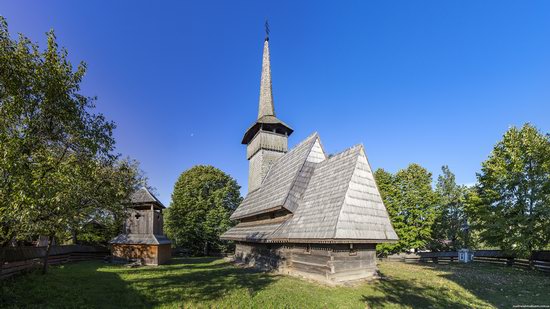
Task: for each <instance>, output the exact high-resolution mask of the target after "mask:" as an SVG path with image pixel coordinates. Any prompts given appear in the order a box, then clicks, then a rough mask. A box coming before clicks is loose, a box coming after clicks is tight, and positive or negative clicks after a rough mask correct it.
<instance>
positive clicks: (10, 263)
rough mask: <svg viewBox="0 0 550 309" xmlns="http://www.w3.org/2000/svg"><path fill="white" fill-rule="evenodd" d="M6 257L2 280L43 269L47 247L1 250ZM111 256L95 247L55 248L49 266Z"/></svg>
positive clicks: (0, 273) (52, 250)
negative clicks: (39, 268) (38, 268)
mask: <svg viewBox="0 0 550 309" xmlns="http://www.w3.org/2000/svg"><path fill="white" fill-rule="evenodd" d="M0 250H3V252H0V256H2V254H3V256H4V258H3V260H4V263H3V265H0V279H4V278H7V277H11V276H13V275H16V274H19V273H22V272H26V271H29V270H32V269H35V268H37V267H41V266H42V265H43V262H44V256H45V255H46V247H15V248H4V249H0ZM108 255H110V252H109V250H108V249H107V248H103V247H93V246H80V245H69V246H54V247H52V248H51V249H50V256H49V257H48V265H58V264H63V263H68V262H77V261H86V260H101V259H104V258H105V257H106V256H108Z"/></svg>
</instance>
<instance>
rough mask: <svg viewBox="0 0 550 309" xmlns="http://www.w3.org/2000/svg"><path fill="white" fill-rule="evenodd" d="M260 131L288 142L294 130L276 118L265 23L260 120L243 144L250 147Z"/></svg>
mask: <svg viewBox="0 0 550 309" xmlns="http://www.w3.org/2000/svg"><path fill="white" fill-rule="evenodd" d="M260 131H264V132H270V133H271V134H276V135H280V136H283V137H284V138H285V140H286V138H288V136H290V134H292V132H293V130H292V128H291V127H289V126H288V125H287V124H286V123H284V122H282V121H281V120H280V119H278V118H277V117H276V116H275V108H274V105H273V91H272V90H271V60H270V57H269V24H268V23H267V21H266V22H265V40H264V54H263V58H262V78H261V82H260V100H259V108H258V119H256V121H255V122H254V123H253V124H252V126H250V127H249V128H248V130H246V132H245V133H244V136H243V139H242V141H241V143H242V144H245V145H248V144H249V143H250V142H251V141H252V140H253V139H254V138H255V136H256V135H258V134H259V133H261V132H260ZM283 148H284V149H285V150H284V151H281V150H280V149H279V148H277V149H278V150H277V149H275V150H276V151H280V152H286V142H285V146H284V147H283ZM281 149H282V148H281Z"/></svg>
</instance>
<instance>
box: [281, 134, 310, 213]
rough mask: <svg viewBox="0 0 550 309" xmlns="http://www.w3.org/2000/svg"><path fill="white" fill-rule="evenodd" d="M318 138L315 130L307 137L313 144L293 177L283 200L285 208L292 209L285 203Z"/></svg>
mask: <svg viewBox="0 0 550 309" xmlns="http://www.w3.org/2000/svg"><path fill="white" fill-rule="evenodd" d="M318 139H319V134H317V132H314V133H313V134H311V135H310V136H309V137H307V138H306V140H307V141H308V142H311V141H313V142H312V143H311V145H309V150H308V152H307V156H306V159H305V160H304V162H302V164H301V165H300V168H299V169H298V173H296V175H295V176H294V179H292V184H291V185H290V189H289V190H288V193H287V194H286V196H285V199H284V200H283V205H282V206H283V208H285V209H286V210H288V211H290V209H288V208H286V207H284V205H285V204H286V201H288V197H289V196H290V192H292V189H293V188H294V186H295V185H296V179H298V175H300V172H301V171H302V169H303V168H304V166H305V165H306V162H307V158H308V156H309V154H310V153H311V151H312V150H313V147H314V146H315V141H317V140H318Z"/></svg>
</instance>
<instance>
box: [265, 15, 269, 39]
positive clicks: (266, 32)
mask: <svg viewBox="0 0 550 309" xmlns="http://www.w3.org/2000/svg"><path fill="white" fill-rule="evenodd" d="M265 40H266V41H269V23H268V22H267V19H266V20H265Z"/></svg>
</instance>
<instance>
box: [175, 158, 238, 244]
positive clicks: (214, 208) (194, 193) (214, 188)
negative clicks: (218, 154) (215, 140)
mask: <svg viewBox="0 0 550 309" xmlns="http://www.w3.org/2000/svg"><path fill="white" fill-rule="evenodd" d="M239 189H240V186H239V185H238V184H237V182H236V181H235V180H234V179H233V178H231V177H230V176H229V175H227V174H225V173H224V172H222V171H221V170H219V169H217V168H215V167H213V166H205V165H197V166H195V167H193V168H191V169H189V170H187V171H185V172H183V173H182V174H181V175H180V177H179V178H178V180H177V182H176V184H175V186H174V192H173V193H172V203H171V204H170V207H169V209H168V212H167V216H166V220H165V222H166V234H167V235H168V236H169V237H170V238H171V239H172V240H173V241H174V243H175V245H176V246H181V247H184V248H188V249H190V250H191V251H192V252H193V253H194V254H204V255H207V254H208V252H209V251H210V250H212V249H213V250H221V249H223V246H224V243H222V242H221V241H220V239H219V237H220V235H221V234H222V233H224V232H225V231H226V230H227V229H229V228H230V227H231V225H232V223H231V221H230V220H229V216H230V214H231V213H232V212H233V211H234V210H235V209H236V208H237V206H238V205H239V204H240V203H241V201H242V198H241V195H240V192H239Z"/></svg>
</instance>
